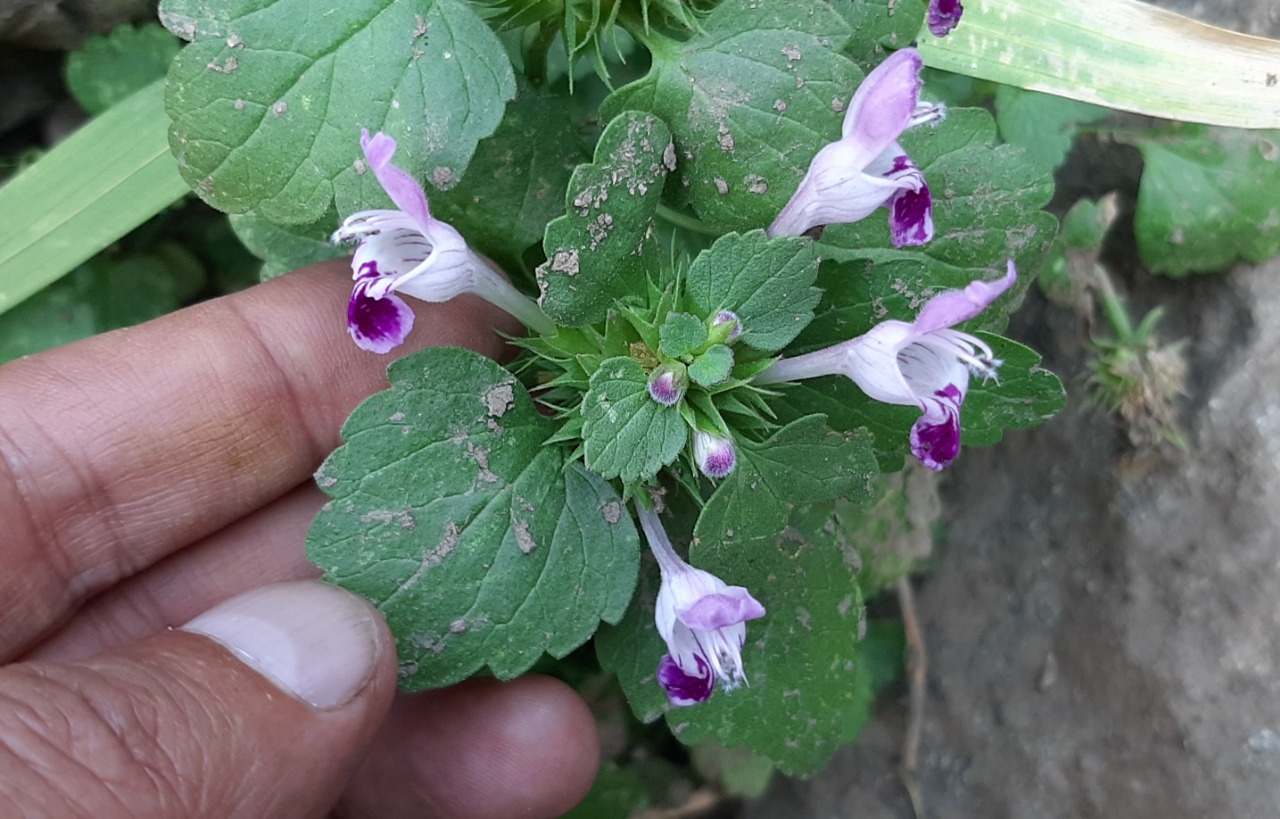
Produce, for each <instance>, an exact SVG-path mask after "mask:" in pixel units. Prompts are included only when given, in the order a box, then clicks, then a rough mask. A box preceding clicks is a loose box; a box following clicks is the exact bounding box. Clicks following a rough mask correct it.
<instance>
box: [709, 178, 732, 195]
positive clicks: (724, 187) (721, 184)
mask: <svg viewBox="0 0 1280 819" xmlns="http://www.w3.org/2000/svg"><path fill="white" fill-rule="evenodd" d="M711 181H712V182H714V183H715V186H716V193H719V194H720V195H721V196H724V195H726V194H727V193H729V183H728V182H726V181H724V180H723V179H721V178H720V177H718V176H717V177H716V178H715V179H713V180H711Z"/></svg>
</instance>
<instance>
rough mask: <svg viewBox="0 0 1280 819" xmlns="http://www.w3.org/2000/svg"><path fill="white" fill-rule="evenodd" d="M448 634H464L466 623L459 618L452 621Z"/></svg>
mask: <svg viewBox="0 0 1280 819" xmlns="http://www.w3.org/2000/svg"><path fill="white" fill-rule="evenodd" d="M449 633H450V634H466V633H467V621H466V620H464V619H463V618H461V617H459V618H458V619H457V620H454V621H453V622H452V623H450V624H449Z"/></svg>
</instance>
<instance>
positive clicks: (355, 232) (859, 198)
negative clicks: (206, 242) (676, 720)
mask: <svg viewBox="0 0 1280 819" xmlns="http://www.w3.org/2000/svg"><path fill="white" fill-rule="evenodd" d="M962 11H963V8H962V6H961V4H960V2H958V0H932V2H931V3H930V6H929V27H930V30H931V31H932V32H933V33H934V34H935V35H937V36H942V35H944V34H946V33H948V32H949V31H950V30H951V29H952V28H954V26H955V24H956V22H957V21H958V20H959V17H960V14H961V12H962ZM921 68H922V63H921V59H920V55H919V54H918V53H917V52H916V51H915V50H914V49H911V48H905V49H902V50H900V51H897V52H895V53H893V54H892V55H890V56H889V57H888V58H887V59H886V60H885V61H884V62H883V63H881V64H880V66H878V67H877V68H876V69H875V70H874V71H872V72H871V73H870V74H869V75H868V76H867V78H866V79H865V81H864V82H863V83H862V84H861V85H860V86H859V88H858V89H857V91H856V92H855V93H854V95H853V99H852V100H851V102H850V103H849V106H848V109H847V113H846V115H845V118H844V124H843V127H842V132H841V137H840V139H839V140H837V141H836V142H833V143H831V144H829V145H827V146H825V147H823V148H822V149H821V150H820V151H818V153H817V155H816V156H815V157H814V159H813V161H812V163H811V164H810V166H809V169H808V172H807V173H806V174H805V176H804V178H803V180H802V181H801V182H800V185H799V186H798V188H797V190H796V192H795V194H794V195H793V196H792V197H791V198H790V200H789V201H788V202H787V204H786V206H785V207H784V208H783V209H782V211H781V212H780V213H779V214H778V216H777V218H776V219H775V220H774V221H773V223H772V224H771V225H770V226H769V227H768V230H767V233H768V235H770V236H775V237H776V236H800V235H803V234H805V233H808V232H809V231H811V230H813V229H815V228H821V227H823V226H826V225H829V224H835V223H847V222H855V221H858V220H860V219H863V218H865V217H867V216H868V215H870V214H871V213H872V212H874V211H875V210H877V209H878V208H881V207H883V208H886V209H887V210H888V213H889V216H888V219H889V227H890V234H891V237H892V241H893V244H894V245H895V246H899V247H901V246H910V245H920V244H924V243H926V242H928V241H929V240H930V239H932V237H933V233H934V225H933V202H932V197H931V195H930V192H929V186H928V184H927V183H926V181H925V178H924V175H923V174H922V172H921V171H920V169H919V168H918V167H917V166H916V165H915V164H914V163H913V162H912V161H911V158H910V157H909V156H908V155H907V153H906V151H905V150H904V149H903V147H902V145H901V143H900V142H899V141H898V140H899V138H900V137H901V135H902V133H903V132H904V131H906V130H907V129H908V128H912V127H916V126H919V125H922V124H927V123H936V122H938V121H940V120H941V119H942V118H943V117H944V116H945V109H944V108H943V106H941V105H931V104H928V103H925V102H922V101H921V100H920V90H921V81H920V71H921ZM360 147H361V149H362V150H363V152H364V159H365V164H366V166H367V167H368V168H369V169H370V170H372V172H373V173H374V175H375V177H376V178H377V180H378V182H379V184H380V185H381V186H382V188H383V190H384V191H385V192H386V194H387V196H388V197H389V198H390V200H391V201H392V203H394V205H395V209H384V210H368V211H362V212H360V213H356V214H353V215H351V216H349V217H348V218H347V219H346V220H344V221H343V222H342V225H341V227H339V229H338V231H337V232H336V233H335V234H334V240H335V241H357V242H358V243H359V246H358V247H357V248H356V251H355V255H354V257H353V259H352V262H351V266H352V273H353V278H354V280H355V284H354V287H353V290H352V294H351V299H350V302H349V304H348V309H347V325H348V330H349V332H350V334H351V337H352V338H353V339H354V340H355V342H356V343H357V344H358V345H359V346H360V347H362V348H364V349H366V350H371V351H373V352H376V353H386V352H388V351H390V350H391V349H392V348H394V347H395V346H397V345H399V344H400V343H401V342H403V341H404V339H405V336H406V335H407V334H408V332H409V330H410V329H411V328H412V326H413V321H414V314H413V311H412V310H411V309H410V307H409V306H408V304H407V303H406V302H405V301H404V300H402V299H401V298H400V297H399V296H398V295H397V294H405V295H409V296H413V297H415V298H418V299H422V300H425V301H434V302H438V301H446V300H448V299H451V298H453V297H455V296H457V295H459V294H462V293H475V294H477V295H479V296H481V297H483V298H485V299H487V300H489V301H491V302H492V303H494V304H496V305H498V306H500V307H502V308H503V309H505V310H507V311H508V312H510V313H511V314H513V315H515V316H516V317H517V318H519V319H520V320H521V321H523V322H524V323H525V324H526V325H527V326H529V327H530V328H531V329H533V330H535V331H537V332H539V333H542V334H544V335H550V334H553V333H555V332H556V330H557V328H556V326H555V325H554V324H553V323H552V322H550V321H549V320H548V319H547V318H546V316H545V315H543V313H542V311H541V310H540V309H539V308H538V306H537V304H536V303H535V302H534V301H533V300H532V299H530V298H528V297H527V296H525V295H523V294H522V293H520V292H519V291H518V290H516V289H515V288H514V287H513V286H512V285H511V284H510V283H508V282H507V280H506V279H505V278H504V277H503V276H502V274H501V273H500V272H498V271H497V270H496V269H495V268H494V267H493V266H492V265H491V264H490V263H489V261H488V260H487V259H485V258H484V257H483V256H481V255H480V254H478V253H477V252H475V251H474V250H472V249H471V248H470V247H469V246H468V245H467V243H466V241H465V240H464V239H463V238H462V236H461V235H460V234H459V233H458V231H456V230H455V229H454V228H453V227H452V226H450V225H449V224H447V223H445V222H443V221H441V220H439V219H436V218H435V217H433V216H432V214H431V211H430V208H429V207H428V203H427V197H426V193H425V191H424V189H423V188H422V186H421V185H420V184H418V183H417V182H416V181H415V180H414V179H413V178H412V177H411V176H410V175H409V174H407V173H406V172H404V171H403V170H401V169H400V168H398V167H396V166H395V165H393V164H392V163H391V159H392V156H393V155H394V153H395V150H396V143H395V141H394V140H393V139H391V138H390V137H389V136H387V135H385V134H381V133H379V134H376V135H374V136H372V137H371V136H370V135H369V133H368V132H367V131H365V132H363V133H362V135H361V138H360ZM1016 278H1017V275H1016V272H1015V270H1014V266H1013V262H1012V261H1010V262H1009V264H1008V270H1007V273H1006V275H1005V276H1004V277H1003V278H1001V279H999V280H997V281H994V282H986V281H974V282H972V283H970V284H969V285H968V286H967V287H965V288H964V289H962V290H954V291H947V292H944V293H941V294H938V295H936V296H934V297H933V298H932V299H930V300H929V301H928V302H927V303H926V304H925V305H924V307H923V309H922V310H921V311H920V312H919V314H918V315H917V316H916V318H915V320H914V321H911V322H906V321H898V320H888V321H882V322H880V323H879V324H877V325H876V326H874V327H872V328H871V329H870V330H869V331H868V332H866V333H864V334H863V335H860V336H858V337H856V338H853V339H849V340H848V341H844V342H841V343H839V344H835V345H833V346H831V347H828V348H826V349H822V350H818V351H815V352H811V353H807V354H805V355H800V356H795V357H792V358H783V359H780V360H777V361H775V362H773V363H772V364H769V365H768V366H767V367H766V368H764V369H763V370H758V373H757V374H756V375H755V376H754V378H753V379H751V380H752V381H753V383H755V384H760V385H764V384H780V383H785V382H792V381H796V380H799V379H805V378H815V377H822V376H828V375H842V376H845V377H847V378H849V379H851V380H853V381H854V382H855V383H856V384H857V385H858V386H859V387H860V388H861V389H862V391H863V392H864V393H866V395H867V396H868V397H870V398H872V399H874V400H877V401H882V402H886V403H889V404H898V405H906V406H914V407H917V408H918V409H919V411H920V417H919V419H917V420H916V422H915V424H914V425H913V426H912V428H911V431H910V435H909V443H910V446H911V450H912V452H913V453H914V454H915V456H916V457H917V458H918V459H919V460H920V461H921V462H922V463H923V464H924V465H925V466H927V467H929V468H931V469H935V470H938V469H942V468H943V467H945V466H947V465H948V464H949V463H951V462H952V461H953V460H954V459H955V457H956V455H957V454H958V452H959V449H960V410H961V405H962V403H963V402H964V399H965V395H966V393H967V391H968V388H969V379H970V377H971V376H973V375H977V376H980V377H982V378H984V379H986V378H993V377H994V376H995V375H996V371H997V369H998V367H999V366H1000V363H1001V362H1000V361H999V360H997V359H996V358H995V355H994V353H993V352H992V350H991V348H990V347H988V346H987V344H985V343H984V342H983V341H982V340H981V339H979V338H976V337H974V336H972V335H969V334H967V333H964V332H961V331H959V330H957V329H955V326H956V325H957V324H960V323H962V322H965V321H968V320H970V319H973V318H975V317H976V316H978V315H979V314H980V313H981V312H982V311H983V310H985V309H986V308H987V307H988V306H989V305H990V304H991V303H992V302H993V301H994V300H995V299H996V298H998V297H999V296H1000V295H1001V294H1003V293H1004V292H1006V291H1007V290H1008V289H1009V288H1010V287H1011V286H1012V285H1013V284H1014V282H1015V281H1016ZM686 318H687V317H686ZM695 318H696V317H695ZM699 320H701V321H704V328H705V330H706V333H705V334H704V338H705V342H704V343H701V344H700V345H694V344H693V343H691V344H690V345H689V348H688V349H687V350H686V351H685V352H683V353H681V354H680V355H674V354H673V355H672V356H669V357H662V358H656V357H652V356H651V358H653V363H652V364H649V365H646V366H651V367H652V369H651V370H650V372H649V383H648V394H649V397H650V398H651V399H652V400H653V401H655V402H657V403H658V404H661V405H663V406H667V407H673V406H677V405H681V402H682V401H683V400H684V398H685V395H686V392H687V390H688V389H689V388H690V383H691V379H692V380H694V381H697V383H698V384H699V385H701V386H703V387H706V386H709V385H711V386H714V385H715V384H718V383H723V382H725V381H727V380H728V378H729V375H728V373H729V372H730V369H729V368H730V367H731V365H732V363H733V359H732V355H731V351H730V350H729V346H728V345H732V344H733V343H734V341H735V340H736V339H738V338H739V337H740V336H741V335H742V334H743V331H744V329H749V328H744V327H743V323H742V321H741V320H740V319H739V316H737V315H735V314H734V313H732V312H729V311H721V312H719V313H718V314H716V315H714V316H711V317H707V318H705V319H699ZM664 349H665V348H664ZM650 352H652V351H650ZM668 352H670V351H668ZM704 356H710V357H714V365H708V364H706V363H705V361H704V358H703V357H704ZM725 362H727V363H725ZM761 366H762V367H763V366H764V363H762V364H761ZM714 367H719V369H714ZM709 369H711V370H712V371H714V372H715V373H717V374H716V375H713V376H708V375H707V372H708V370H709ZM681 409H682V412H684V411H687V414H686V415H685V417H686V420H688V421H689V423H690V424H691V425H692V426H693V434H692V435H691V436H690V440H691V449H692V457H693V462H694V464H695V465H696V466H697V468H698V470H699V471H700V472H701V473H702V474H703V475H705V476H706V477H708V478H711V479H723V478H725V477H727V476H729V475H730V474H731V473H732V472H733V470H734V468H735V466H736V465H737V450H736V448H735V445H734V442H733V440H732V437H731V436H730V435H729V431H728V429H727V427H724V426H723V422H720V424H719V425H717V424H715V423H710V422H708V423H707V424H703V422H702V421H703V420H705V419H700V417H699V416H697V413H696V412H695V411H694V410H692V409H687V408H686V407H684V406H683V405H681ZM704 427H705V428H704ZM636 514H637V517H638V519H639V521H640V525H641V528H642V530H643V531H644V534H645V537H646V540H647V541H648V544H649V547H650V549H651V550H652V552H653V554H654V556H655V557H656V559H657V562H658V566H659V569H660V571H661V574H662V583H661V588H660V591H659V593H658V596H657V602H656V612H655V621H656V625H657V630H658V633H659V634H660V635H661V637H662V639H663V640H664V641H665V642H666V645H667V649H668V653H667V654H666V655H664V656H663V657H662V658H661V660H660V662H659V664H658V668H657V673H656V679H657V681H658V683H659V684H660V685H661V686H662V688H663V690H664V691H665V692H666V694H667V696H668V698H669V700H670V702H671V703H672V704H673V705H676V706H686V705H693V704H696V703H700V702H703V701H705V700H706V699H707V698H708V697H710V696H711V694H712V692H713V691H714V690H715V688H716V687H717V685H719V686H720V687H723V688H725V689H733V688H735V687H737V686H738V685H741V684H744V683H745V682H746V675H745V673H744V671H743V667H742V648H743V646H744V644H745V641H746V623H747V621H748V620H753V619H756V618H758V617H762V616H764V613H765V610H764V607H763V606H762V605H761V603H760V602H759V601H757V600H756V599H755V598H754V597H753V596H752V595H751V593H750V592H748V591H747V589H745V588H743V587H741V586H729V585H727V584H726V583H724V582H723V581H722V580H720V578H718V577H716V576H715V575H712V574H710V573H708V572H706V571H703V570H701V569H697V568H695V567H693V566H691V565H689V564H688V563H687V562H685V561H684V560H683V559H682V558H681V557H680V556H679V554H677V552H676V550H675V549H674V547H673V546H672V544H671V541H670V539H669V538H668V537H667V534H666V532H665V531H664V530H663V527H662V524H661V521H660V520H659V517H658V514H657V513H656V512H655V511H653V510H652V509H650V508H648V507H647V506H646V505H645V504H644V503H643V502H642V500H641V499H637V500H636Z"/></svg>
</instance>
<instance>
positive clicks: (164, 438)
mask: <svg viewBox="0 0 1280 819" xmlns="http://www.w3.org/2000/svg"><path fill="white" fill-rule="evenodd" d="M347 270H348V269H347V268H346V267H345V265H343V263H341V262H334V263H330V264H325V265H318V266H316V267H313V268H308V269H306V270H303V271H299V272H297V273H293V274H290V275H288V276H284V277H282V278H280V279H276V280H274V281H271V282H268V283H266V284H263V285H260V286H258V287H254V288H251V289H249V290H246V291H243V292H241V293H237V294H234V295H231V296H227V297H224V298H221V299H217V300H214V301H210V302H206V303H204V304H200V305H197V306H195V307H191V308H188V309H186V310H182V311H180V312H178V313H174V314H172V315H170V316H166V317H164V318H161V319H157V320H155V321H152V322H148V323H147V324H144V325H141V326H139V327H134V328H130V329H127V330H119V331H116V332H113V333H108V334H105V335H102V336H98V337H95V338H91V339H86V340H85V341H82V342H77V343H75V344H71V345H68V346H66V347H62V348H58V349H55V350H51V351H49V352H47V353H42V354H40V355H37V356H32V357H30V358H27V359H21V360H18V361H14V362H11V363H9V364H6V365H4V366H3V367H0V524H2V525H3V528H2V529H0V532H3V534H0V565H3V566H4V567H5V571H4V572H3V573H0V599H4V600H5V601H6V605H5V606H3V607H0V658H3V657H8V656H12V655H13V654H15V653H17V652H18V651H19V650H21V649H22V647H24V646H26V645H28V644H30V643H31V642H32V641H33V640H35V639H36V638H38V637H39V636H40V635H41V634H43V633H45V632H46V631H47V630H49V629H50V628H52V627H53V626H54V625H56V624H57V623H58V622H59V621H60V620H62V619H63V618H65V617H66V616H68V615H69V613H70V612H71V611H73V610H74V609H75V607H76V606H77V605H79V603H80V602H81V601H83V600H84V599H86V598H87V597H89V596H91V595H93V594H95V593H96V592H98V591H100V590H102V589H104V588H106V587H108V586H110V585H111V584H113V583H115V582H117V581H118V580H120V579H121V578H123V577H126V576H128V575H130V574H132V573H134V572H137V571H139V570H140V569H142V568H145V567H146V566H149V565H150V564H152V563H154V562H155V561H156V560H158V559H160V558H162V557H164V556H165V555H167V554H169V553H170V552H172V551H174V550H176V549H178V548H181V547H182V546H184V545H186V544H187V543H190V542H191V541H193V540H196V539H197V538H200V537H203V536H205V535H208V534H210V533H212V532H214V531H216V530H218V529H220V528H222V527H223V526H225V525H227V524H228V523H230V522H232V521H233V520H235V519H237V518H239V517H241V516H243V515H244V514H246V513H248V512H250V511H252V510H253V509H256V508H258V507H260V506H262V505H263V504H265V503H267V502H269V501H271V500H272V499H274V498H276V497H278V496H280V495H282V494H283V493H284V492H286V491H288V490H289V489H290V488H292V487H294V486H296V485H297V484H299V483H301V482H302V481H304V480H306V479H307V478H308V477H309V476H310V475H311V473H312V472H313V471H314V470H315V469H316V467H317V466H318V465H319V463H320V461H321V460H322V459H323V458H324V456H325V455H326V454H328V452H329V451H330V450H332V449H333V448H334V447H336V446H337V445H338V443H339V438H338V431H339V429H340V427H341V424H342V421H343V419H344V418H345V417H346V416H347V415H348V414H349V413H350V412H351V410H352V409H353V408H354V407H355V405H356V404H357V403H359V401H360V400H361V399H363V398H364V397H365V396H367V395H369V394H370V393H371V392H374V391H376V390H378V389H382V388H385V387H386V385H387V381H386V366H387V364H389V363H390V361H391V360H392V359H391V357H388V356H378V355H373V354H371V353H367V352H364V351H362V350H360V349H358V348H357V347H356V346H355V345H354V344H352V342H351V339H350V338H349V337H348V336H347V334H346V332H345V327H344V322H343V310H344V307H345V305H346V300H347V295H348V294H349V291H350V286H351V285H350V278H349V274H348V272H347ZM414 307H415V310H416V312H417V313H418V322H417V324H416V327H415V329H414V331H413V333H412V335H411V336H410V338H409V340H408V343H406V345H405V347H404V348H403V351H404V352H410V351H412V350H414V349H417V348H419V347H425V346H433V345H443V344H456V345H459V346H465V347H470V348H471V349H473V350H476V351H478V352H481V353H485V354H487V355H493V356H496V355H498V354H500V353H501V350H502V341H501V340H500V339H499V338H498V336H497V335H495V334H494V333H493V331H492V329H491V328H493V327H495V326H501V327H503V329H506V330H508V331H510V330H513V329H514V328H513V327H512V326H511V324H510V322H509V321H508V320H507V317H506V316H505V315H504V314H502V313H500V312H499V311H497V309H496V308H493V307H491V306H490V305H488V304H487V303H485V302H482V301H479V300H478V299H474V298H471V297H461V298H458V299H455V300H453V301H451V302H447V303H444V304H427V303H421V302H420V303H415V305H414Z"/></svg>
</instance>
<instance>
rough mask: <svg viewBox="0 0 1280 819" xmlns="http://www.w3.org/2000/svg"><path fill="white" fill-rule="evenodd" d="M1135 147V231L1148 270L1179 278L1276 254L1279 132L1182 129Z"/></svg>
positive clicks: (1279, 231)
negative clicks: (1139, 164) (1138, 155)
mask: <svg viewBox="0 0 1280 819" xmlns="http://www.w3.org/2000/svg"><path fill="white" fill-rule="evenodd" d="M1137 145H1138V148H1139V149H1140V150H1141V151H1142V158H1143V161H1144V167H1143V170H1142V183H1141V185H1140V187H1139V189H1138V210H1137V214H1136V215H1135V217H1134V231H1135V233H1136V234H1137V238H1138V251H1139V252H1140V253H1141V254H1142V259H1143V261H1145V262H1146V263H1147V264H1148V265H1149V266H1150V267H1151V269H1152V270H1154V271H1155V272H1157V273H1166V274H1168V275H1171V276H1184V275H1186V274H1187V273H1192V272H1207V271H1213V270H1220V269H1222V268H1223V267H1226V266H1227V265H1229V264H1231V263H1232V262H1234V261H1236V260H1237V259H1243V260H1245V261H1249V262H1260V261H1262V260H1263V259H1267V258H1270V257H1271V256H1274V255H1276V254H1277V253H1280V196H1277V193H1276V192H1277V191H1278V190H1280V131H1275V130H1271V131H1234V130H1228V129H1225V128H1197V127H1183V128H1181V129H1179V130H1178V131H1175V132H1173V133H1169V134H1159V135H1154V136H1152V137H1150V138H1144V139H1139V140H1138V141H1137Z"/></svg>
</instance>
